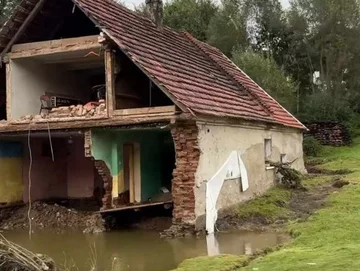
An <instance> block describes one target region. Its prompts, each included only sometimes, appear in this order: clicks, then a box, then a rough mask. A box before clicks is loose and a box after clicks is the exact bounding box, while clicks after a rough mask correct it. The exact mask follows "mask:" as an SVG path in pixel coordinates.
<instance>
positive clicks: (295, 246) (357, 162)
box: [238, 139, 360, 271]
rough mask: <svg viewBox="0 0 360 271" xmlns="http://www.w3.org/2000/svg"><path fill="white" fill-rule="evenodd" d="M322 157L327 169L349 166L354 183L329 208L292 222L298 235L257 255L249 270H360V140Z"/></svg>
mask: <svg viewBox="0 0 360 271" xmlns="http://www.w3.org/2000/svg"><path fill="white" fill-rule="evenodd" d="M320 159H322V161H324V162H325V163H324V164H322V165H321V167H322V168H324V169H328V170H339V169H350V170H352V171H353V172H352V173H350V174H348V175H346V176H343V178H344V179H346V180H348V181H350V182H352V184H351V185H349V186H347V187H345V188H343V190H341V191H340V192H338V193H334V194H333V195H331V196H330V197H329V200H328V204H327V205H326V208H324V209H322V210H319V211H318V212H316V213H315V214H313V215H312V216H311V217H310V218H309V219H308V220H307V221H306V222H304V223H294V224H292V225H290V230H291V232H292V233H293V234H294V236H295V238H294V239H293V241H291V242H290V243H289V244H288V245H287V246H285V247H284V248H282V249H280V250H278V251H275V252H273V253H270V254H268V255H266V256H265V257H262V258H258V259H256V260H254V261H253V262H251V263H250V264H249V265H248V266H247V267H245V268H241V269H238V270H239V271H240V270H241V271H247V270H259V271H261V270H276V271H285V270H299V271H300V270H307V269H309V270H312V271H320V270H327V271H338V270H360V258H358V257H356V255H359V254H360V234H359V225H360V184H358V183H359V181H360V140H359V139H357V140H356V141H355V142H354V144H353V146H351V147H339V148H333V147H325V148H324V149H323V151H322V153H321V156H320ZM327 178H330V177H318V178H315V179H309V180H307V181H305V183H307V185H317V184H319V183H322V182H326V179H327Z"/></svg>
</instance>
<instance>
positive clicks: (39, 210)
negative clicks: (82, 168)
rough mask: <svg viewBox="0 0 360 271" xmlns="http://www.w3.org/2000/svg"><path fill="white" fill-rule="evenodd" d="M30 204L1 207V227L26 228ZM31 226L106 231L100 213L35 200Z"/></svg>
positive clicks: (92, 231)
mask: <svg viewBox="0 0 360 271" xmlns="http://www.w3.org/2000/svg"><path fill="white" fill-rule="evenodd" d="M28 208H29V207H28V206H16V207H8V208H3V209H0V229H1V230H13V229H26V228H28V227H29V222H28V214H27V213H28ZM30 218H31V226H32V228H33V229H34V230H35V229H55V230H63V229H76V230H81V231H83V232H84V233H100V232H103V231H105V228H104V221H103V219H102V217H101V215H100V214H94V213H93V212H85V211H77V210H74V209H68V208H66V207H64V206H61V205H58V204H47V203H44V202H34V203H33V204H32V207H31V212H30Z"/></svg>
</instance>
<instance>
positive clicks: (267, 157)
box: [264, 138, 272, 163]
mask: <svg viewBox="0 0 360 271" xmlns="http://www.w3.org/2000/svg"><path fill="white" fill-rule="evenodd" d="M264 149H265V162H266V163H268V162H270V159H271V154H272V140H271V138H270V139H269V138H265V139H264Z"/></svg>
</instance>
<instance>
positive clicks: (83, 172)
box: [67, 137, 95, 198]
mask: <svg viewBox="0 0 360 271" xmlns="http://www.w3.org/2000/svg"><path fill="white" fill-rule="evenodd" d="M72 141H73V143H72V144H71V145H69V148H68V158H67V161H68V165H67V197H68V198H88V197H92V196H93V194H94V188H95V183H94V182H95V176H94V175H95V174H94V162H93V161H91V159H89V158H86V157H85V155H84V138H83V137H74V138H73V139H72Z"/></svg>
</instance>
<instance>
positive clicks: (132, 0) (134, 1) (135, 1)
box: [124, 0, 289, 9]
mask: <svg viewBox="0 0 360 271" xmlns="http://www.w3.org/2000/svg"><path fill="white" fill-rule="evenodd" d="M264 1H266V0H264ZM124 2H125V4H126V6H127V7H128V8H131V9H132V8H134V6H137V5H139V4H140V3H142V2H145V0H125V1H124ZM164 2H166V0H164ZM280 2H281V3H282V4H283V5H284V7H285V8H287V7H288V6H289V0H280Z"/></svg>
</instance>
